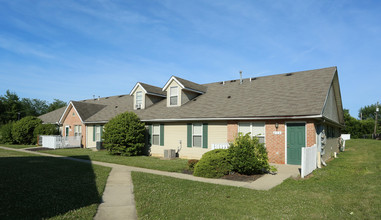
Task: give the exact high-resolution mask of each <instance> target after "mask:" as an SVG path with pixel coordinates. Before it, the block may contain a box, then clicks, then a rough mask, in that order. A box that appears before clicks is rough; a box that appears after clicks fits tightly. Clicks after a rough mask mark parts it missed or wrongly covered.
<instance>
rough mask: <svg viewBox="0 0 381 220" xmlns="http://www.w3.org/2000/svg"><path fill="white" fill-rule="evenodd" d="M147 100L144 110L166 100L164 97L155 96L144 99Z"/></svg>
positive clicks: (146, 96) (147, 96)
mask: <svg viewBox="0 0 381 220" xmlns="http://www.w3.org/2000/svg"><path fill="white" fill-rule="evenodd" d="M144 99H145V106H144V108H148V107H150V106H151V105H153V104H155V103H157V102H160V101H161V100H163V99H164V98H163V97H159V96H154V95H147V94H146V95H145V97H144Z"/></svg>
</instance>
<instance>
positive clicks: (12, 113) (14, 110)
mask: <svg viewBox="0 0 381 220" xmlns="http://www.w3.org/2000/svg"><path fill="white" fill-rule="evenodd" d="M0 100H1V103H2V112H1V114H0V124H6V123H8V122H9V121H16V120H17V118H18V113H21V111H22V104H21V101H20V98H19V97H18V95H17V94H16V93H14V92H11V91H9V90H7V91H6V93H5V95H4V96H0Z"/></svg>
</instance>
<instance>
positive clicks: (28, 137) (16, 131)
mask: <svg viewBox="0 0 381 220" xmlns="http://www.w3.org/2000/svg"><path fill="white" fill-rule="evenodd" d="M41 123H42V121H41V120H40V119H38V118H36V117H34V116H27V117H25V118H22V119H21V120H19V121H17V122H15V123H14V125H13V128H12V137H13V140H14V142H15V143H16V144H36V142H37V140H36V138H34V135H33V132H34V129H35V128H36V127H37V126H38V125H40V124H41Z"/></svg>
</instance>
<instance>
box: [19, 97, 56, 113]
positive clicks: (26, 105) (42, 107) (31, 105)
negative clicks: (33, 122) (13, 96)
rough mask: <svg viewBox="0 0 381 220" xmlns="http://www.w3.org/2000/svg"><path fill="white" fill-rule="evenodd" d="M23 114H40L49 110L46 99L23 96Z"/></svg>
mask: <svg viewBox="0 0 381 220" xmlns="http://www.w3.org/2000/svg"><path fill="white" fill-rule="evenodd" d="M21 104H22V116H40V115H43V114H45V113H47V112H48V107H49V106H48V104H47V103H46V101H44V100H40V99H29V98H23V99H22V100H21Z"/></svg>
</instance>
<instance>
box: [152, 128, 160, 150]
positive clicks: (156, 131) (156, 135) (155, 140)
mask: <svg viewBox="0 0 381 220" xmlns="http://www.w3.org/2000/svg"><path fill="white" fill-rule="evenodd" d="M152 145H160V125H159V124H154V125H153V126H152Z"/></svg>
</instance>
